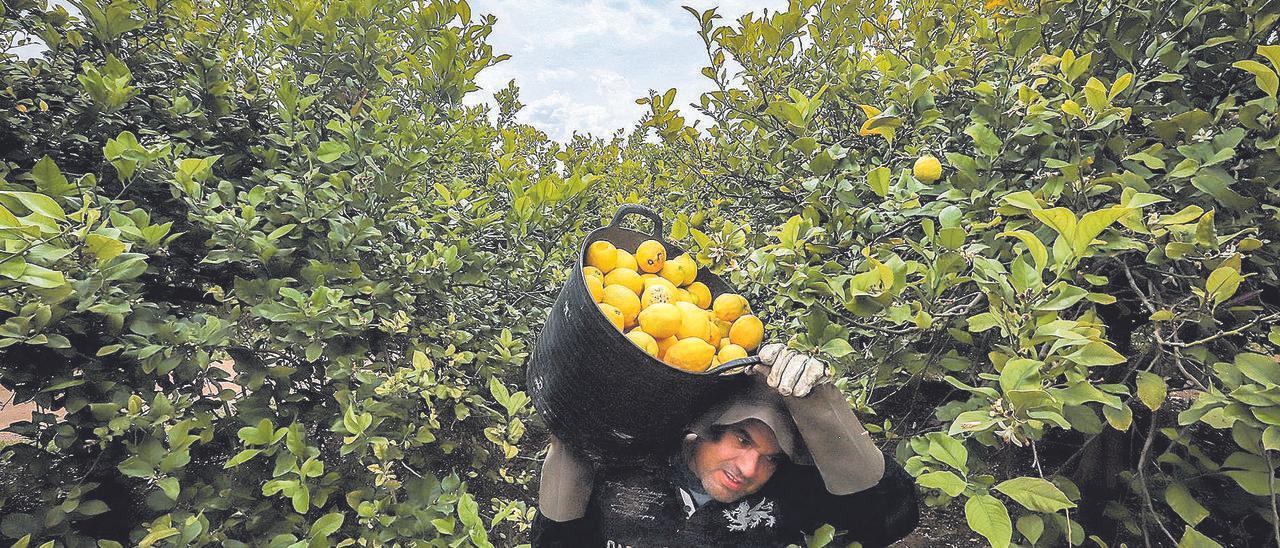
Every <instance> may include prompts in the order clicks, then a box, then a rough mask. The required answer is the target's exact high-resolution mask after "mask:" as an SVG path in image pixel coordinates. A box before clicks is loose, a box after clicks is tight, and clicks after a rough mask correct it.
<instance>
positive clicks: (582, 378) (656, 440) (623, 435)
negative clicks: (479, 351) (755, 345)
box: [527, 204, 759, 464]
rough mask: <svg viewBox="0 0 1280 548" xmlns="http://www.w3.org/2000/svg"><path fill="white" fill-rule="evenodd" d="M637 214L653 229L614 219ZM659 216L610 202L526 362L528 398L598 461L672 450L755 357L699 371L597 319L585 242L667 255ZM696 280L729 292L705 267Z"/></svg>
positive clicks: (742, 383)
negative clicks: (653, 247)
mask: <svg viewBox="0 0 1280 548" xmlns="http://www.w3.org/2000/svg"><path fill="white" fill-rule="evenodd" d="M629 214H638V215H643V216H645V217H648V218H649V219H650V220H652V221H653V227H654V234H652V235H650V234H645V233H642V232H636V231H634V230H628V229H625V228H621V227H620V223H621V222H622V219H623V218H624V217H626V216H627V215H629ZM662 233H663V231H662V219H661V218H660V217H659V216H658V215H657V214H656V213H654V212H653V210H650V209H649V208H646V207H644V206H640V205H635V204H628V205H624V206H622V207H621V208H619V209H618V213H617V214H616V215H615V216H614V218H613V222H612V223H610V224H609V226H606V227H604V228H600V229H597V230H595V231H593V232H592V233H591V234H590V235H589V236H587V239H586V241H585V242H583V243H582V247H581V248H580V249H579V250H578V257H577V261H576V262H575V263H574V268H572V269H571V270H572V272H571V274H570V276H569V281H568V282H567V283H566V284H565V286H564V287H563V288H561V289H560V295H559V296H558V297H557V298H556V303H555V306H553V307H552V308H551V313H550V314H549V315H548V317H547V323H546V325H545V326H544V327H543V328H542V333H541V334H539V335H538V342H537V344H536V345H535V346H534V349H533V353H532V354H531V355H530V358H529V364H528V371H527V375H528V388H529V393H530V394H531V395H532V399H533V405H534V407H535V408H536V409H537V410H538V413H539V414H541V415H542V418H543V419H544V420H545V421H546V423H547V427H548V428H550V429H551V433H552V434H555V435H556V437H558V438H560V439H561V440H563V441H564V442H565V443H566V444H568V445H569V446H570V447H573V448H574V449H576V450H578V451H579V452H581V453H582V455H583V456H585V457H587V458H588V459H590V460H592V461H594V462H597V463H602V464H623V463H630V462H633V461H634V460H635V459H637V458H639V457H645V456H655V455H656V456H663V455H668V454H670V452H671V451H673V450H674V449H675V446H676V444H677V443H679V442H680V440H681V439H682V436H681V432H682V430H683V429H684V427H685V426H686V425H687V424H689V423H690V422H692V421H693V419H695V418H697V417H698V416H699V415H700V414H701V413H702V412H704V411H706V410H707V409H708V408H710V407H711V406H712V405H713V404H715V403H716V402H718V401H721V400H722V399H723V398H724V397H726V396H728V395H730V394H732V393H735V392H737V391H739V390H742V389H744V388H745V387H746V384H747V382H748V380H747V376H746V375H743V374H739V373H741V372H742V371H743V370H745V368H746V367H747V366H749V365H752V364H756V363H759V358H757V357H756V356H748V357H746V358H742V359H738V360H733V361H730V362H727V363H724V364H721V365H719V366H717V367H715V368H713V369H710V370H708V371H705V372H701V373H690V372H687V371H683V370H680V369H676V368H674V367H672V366H670V365H667V364H665V363H663V362H662V361H660V360H658V359H657V358H656V357H653V356H651V355H649V354H648V353H646V352H645V351H644V350H642V349H641V348H640V347H639V346H636V345H635V344H634V343H632V342H631V340H630V339H628V338H626V337H625V336H624V335H623V334H622V333H621V332H619V331H618V330H617V328H615V327H614V326H613V324H612V323H610V322H609V320H608V319H607V318H605V317H604V314H602V313H601V312H600V311H599V309H598V308H597V305H596V302H595V301H594V300H593V299H592V298H591V294H590V292H588V291H587V286H586V283H585V282H584V281H583V274H582V267H583V266H585V265H586V253H587V247H588V246H590V245H591V243H592V242H595V241H599V240H605V241H607V242H610V243H612V244H613V245H615V246H617V247H618V248H619V249H625V250H627V251H631V252H634V251H635V249H636V247H638V246H639V245H640V243H641V242H644V241H645V240H649V239H654V240H658V241H660V242H662V245H664V246H666V248H667V255H668V258H672V257H676V256H678V255H680V254H681V253H684V251H683V250H682V249H680V248H679V247H677V246H674V245H672V244H671V243H669V242H667V241H666V240H665V239H663V237H662ZM697 281H699V282H702V283H704V284H706V285H707V287H708V288H709V289H710V290H711V294H712V296H713V297H714V296H715V295H719V294H721V293H727V292H734V291H733V289H732V288H730V287H729V286H728V285H727V284H725V283H724V281H722V280H721V279H720V278H719V277H718V276H716V275H715V274H712V273H711V272H710V271H708V270H707V269H699V270H698V278H697Z"/></svg>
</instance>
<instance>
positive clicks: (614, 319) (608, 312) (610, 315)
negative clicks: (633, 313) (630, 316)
mask: <svg viewBox="0 0 1280 548" xmlns="http://www.w3.org/2000/svg"><path fill="white" fill-rule="evenodd" d="M596 306H597V307H599V308H600V312H601V313H603V314H604V317H605V318H607V319H608V320H609V323H612V324H613V326H614V327H616V328H618V331H622V326H623V325H625V324H626V318H623V317H622V311H621V310H618V309H617V308H616V307H614V306H613V305H608V304H605V303H600V304H598V305H596Z"/></svg>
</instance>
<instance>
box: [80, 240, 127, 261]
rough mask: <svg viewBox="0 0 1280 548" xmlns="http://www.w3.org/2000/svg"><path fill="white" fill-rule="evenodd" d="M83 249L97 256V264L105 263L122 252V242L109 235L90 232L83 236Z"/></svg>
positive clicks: (123, 247)
mask: <svg viewBox="0 0 1280 548" xmlns="http://www.w3.org/2000/svg"><path fill="white" fill-rule="evenodd" d="M84 246H85V249H87V250H88V251H89V253H92V254H93V256H94V257H97V258H98V264H99V265H103V264H106V263H107V261H110V260H111V259H114V258H116V257H117V256H118V255H120V254H121V253H124V249H125V246H124V243H123V242H121V241H120V240H117V239H115V238H112V237H110V236H103V235H101V234H90V235H88V236H85V238H84Z"/></svg>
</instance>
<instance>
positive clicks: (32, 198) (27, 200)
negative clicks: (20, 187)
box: [0, 190, 67, 221]
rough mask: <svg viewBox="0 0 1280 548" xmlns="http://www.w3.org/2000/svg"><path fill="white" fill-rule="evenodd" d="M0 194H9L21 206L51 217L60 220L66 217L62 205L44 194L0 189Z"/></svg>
mask: <svg viewBox="0 0 1280 548" xmlns="http://www.w3.org/2000/svg"><path fill="white" fill-rule="evenodd" d="M0 196H11V197H13V198H15V199H17V200H18V202H19V203H21V204H22V207H25V208H27V209H29V210H31V211H32V212H34V213H39V214H40V215H44V216H45V217H49V218H51V219H55V220H58V221H62V220H65V219H66V218H67V215H66V214H65V213H63V212H62V207H61V206H59V205H58V202H56V201H54V200H53V198H50V197H48V196H45V195H44V194H38V193H35V192H20V191H16V190H0Z"/></svg>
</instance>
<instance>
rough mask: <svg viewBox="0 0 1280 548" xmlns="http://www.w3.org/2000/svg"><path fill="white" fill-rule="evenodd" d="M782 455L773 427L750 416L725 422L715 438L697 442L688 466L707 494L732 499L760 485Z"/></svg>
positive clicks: (776, 467)
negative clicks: (737, 420)
mask: <svg viewBox="0 0 1280 548" xmlns="http://www.w3.org/2000/svg"><path fill="white" fill-rule="evenodd" d="M784 458H785V456H784V455H783V453H782V449H781V448H780V447H779V446H778V438H777V437H776V436H774V435H773V430H772V429H770V428H769V427H768V426H767V425H766V424H765V423H763V422H761V421H759V420H755V419H752V420H747V421H743V422H740V423H737V424H734V425H732V426H729V427H728V430H726V431H725V432H724V434H723V435H722V436H720V439H719V440H706V441H703V442H701V443H698V444H697V445H696V446H695V447H694V450H693V454H692V455H691V457H690V459H691V462H689V469H690V470H692V471H693V473H694V474H695V475H697V476H698V479H699V480H701V481H702V488H703V489H704V490H706V492H707V494H709V495H711V498H713V499H716V500H718V501H720V502H733V501H735V500H738V499H740V498H742V497H745V496H747V495H750V494H752V493H754V492H756V491H759V490H760V488H761V487H764V484H765V482H767V481H769V478H770V477H772V476H773V472H774V471H775V470H777V469H778V463H779V462H781V461H782V459H784Z"/></svg>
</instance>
